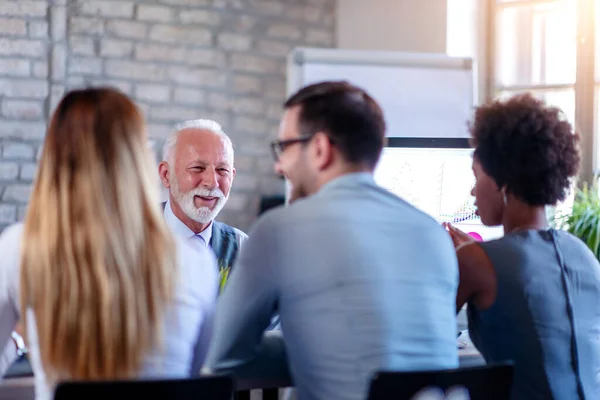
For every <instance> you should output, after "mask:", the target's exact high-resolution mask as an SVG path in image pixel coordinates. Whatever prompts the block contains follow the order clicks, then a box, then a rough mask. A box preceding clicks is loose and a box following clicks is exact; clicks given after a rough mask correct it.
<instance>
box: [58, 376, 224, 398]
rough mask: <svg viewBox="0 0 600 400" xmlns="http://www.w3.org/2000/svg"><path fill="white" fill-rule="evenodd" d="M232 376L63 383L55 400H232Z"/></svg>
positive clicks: (59, 386)
mask: <svg viewBox="0 0 600 400" xmlns="http://www.w3.org/2000/svg"><path fill="white" fill-rule="evenodd" d="M232 396H233V380H232V379H231V377H229V376H210V377H201V378H193V379H166V380H131V381H97V382H96V381H93V382H79V381H78V382H63V383H60V384H59V385H58V386H57V387H56V391H55V394H54V400H81V399H86V400H96V399H98V400H100V399H102V400H132V399H153V400H231V398H232Z"/></svg>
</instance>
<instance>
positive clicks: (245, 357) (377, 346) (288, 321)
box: [205, 82, 458, 400]
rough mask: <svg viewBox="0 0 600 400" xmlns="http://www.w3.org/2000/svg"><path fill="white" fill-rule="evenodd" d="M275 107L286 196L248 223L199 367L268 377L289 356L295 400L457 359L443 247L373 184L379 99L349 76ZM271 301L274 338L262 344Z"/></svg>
mask: <svg viewBox="0 0 600 400" xmlns="http://www.w3.org/2000/svg"><path fill="white" fill-rule="evenodd" d="M284 109H285V111H284V115H283V119H282V122H281V126H280V131H279V139H278V140H276V141H275V142H273V143H272V146H271V147H272V150H273V153H274V156H275V170H276V171H277V172H278V173H280V174H282V175H283V176H285V178H286V179H287V180H288V182H289V184H290V199H289V200H290V205H289V206H288V207H280V208H277V209H275V210H272V211H269V212H267V213H265V214H264V215H263V216H262V217H261V218H259V220H258V221H257V223H256V224H255V225H254V227H253V228H252V230H251V233H250V235H249V239H248V240H247V242H246V243H245V247H244V248H243V249H242V251H241V252H240V255H239V258H238V265H237V267H236V270H235V271H234V272H233V274H232V276H231V278H230V281H229V284H228V286H227V288H226V289H225V291H224V293H223V294H222V295H221V299H220V302H219V304H218V306H217V311H216V320H215V330H214V335H213V342H212V344H211V347H210V349H209V354H208V356H207V360H206V363H205V371H206V372H233V373H234V374H238V376H244V377H248V373H252V371H255V374H262V375H263V376H256V378H265V377H268V378H270V377H272V375H270V374H272V373H273V374H275V373H278V372H280V371H282V370H283V369H284V367H285V364H280V363H278V362H277V361H281V359H280V358H277V357H284V353H287V360H288V362H289V367H290V370H291V372H292V377H293V381H294V384H295V386H296V387H297V390H298V395H299V398H300V399H301V400H307V399H328V400H335V399H357V400H358V399H364V398H366V395H367V389H368V386H369V381H370V379H371V378H372V377H373V375H374V374H375V373H376V371H379V370H424V369H446V368H455V367H457V366H458V355H457V348H456V319H455V309H454V308H455V300H456V290H457V286H458V268H457V261H456V255H455V252H454V247H453V245H452V242H451V240H450V239H449V237H448V235H447V233H446V232H445V231H444V229H443V228H442V227H441V226H439V225H438V223H437V222H436V221H435V220H434V219H433V218H431V217H429V216H427V215H425V214H424V213H422V212H421V211H419V210H417V209H416V208H415V207H413V206H411V205H409V204H408V203H406V202H405V201H403V200H401V199H400V198H398V197H397V196H395V195H394V194H392V193H390V192H388V191H387V190H385V189H383V188H381V187H379V186H378V185H377V184H376V183H375V181H374V179H373V170H374V169H375V166H376V164H377V162H378V160H379V156H380V154H381V150H382V148H383V145H384V140H385V122H384V117H383V113H382V111H381V108H380V107H379V105H378V104H377V103H376V102H375V101H374V100H373V99H372V98H371V97H370V96H369V95H368V94H367V93H366V92H365V91H363V90H361V89H360V88H358V87H355V86H353V85H350V84H348V83H346V82H322V83H318V84H314V85H311V86H307V87H305V88H303V89H301V90H300V91H298V92H297V93H296V94H294V95H293V96H292V97H291V98H290V99H288V101H287V102H286V103H285V105H284ZM276 310H278V311H279V314H280V318H281V326H282V330H283V336H281V335H280V334H279V333H277V332H275V333H273V332H270V333H269V334H268V335H266V336H264V340H262V341H261V339H262V338H263V331H264V329H265V328H266V327H267V325H268V323H269V319H270V317H271V316H272V314H273V313H274V312H275V311H276ZM282 338H284V340H283V339H282ZM278 340H279V341H281V340H283V342H284V344H285V345H283V344H281V345H279V347H278V342H277V341H278ZM279 343H281V342H279ZM283 349H285V351H283ZM277 351H279V352H278V353H277ZM269 352H270V353H269ZM265 362H267V363H268V364H265ZM269 366H270V368H271V370H269V368H268V367H269ZM251 367H254V368H251ZM265 375H270V376H265Z"/></svg>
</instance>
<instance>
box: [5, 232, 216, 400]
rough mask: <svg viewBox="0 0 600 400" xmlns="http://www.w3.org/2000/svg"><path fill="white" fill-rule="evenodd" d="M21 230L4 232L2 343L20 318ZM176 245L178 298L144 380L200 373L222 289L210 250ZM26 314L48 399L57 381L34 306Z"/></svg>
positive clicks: (42, 399)
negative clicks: (47, 368) (43, 351)
mask: <svg viewBox="0 0 600 400" xmlns="http://www.w3.org/2000/svg"><path fill="white" fill-rule="evenodd" d="M22 232H23V225H22V224H17V225H13V226H11V227H9V228H7V229H6V230H5V231H4V232H3V233H2V234H1V235H0V254H2V258H1V259H0V346H5V344H6V343H7V342H8V341H9V340H10V338H11V332H12V330H13V329H14V328H15V325H16V324H17V322H18V321H19V319H20V305H19V301H20V299H19V290H20V289H19V287H20V286H19V279H20V273H19V272H20V247H21V246H20V245H21V240H26V238H22ZM176 245H177V266H178V277H177V281H176V288H175V291H174V297H173V299H172V301H171V303H170V304H168V305H167V309H166V312H165V314H164V316H163V323H162V325H163V334H162V336H161V338H162V339H161V340H162V342H161V343H159V344H157V346H156V348H155V349H153V350H151V351H150V353H149V354H148V356H147V357H146V359H145V360H144V362H143V364H142V367H141V369H140V373H139V377H140V378H141V377H145V378H150V377H157V378H159V377H187V376H190V375H191V374H197V373H199V368H200V366H201V365H202V363H203V361H204V358H205V356H206V352H207V349H208V344H209V341H210V338H211V335H212V320H213V314H214V308H215V301H216V297H217V290H218V278H217V265H216V260H215V257H214V255H213V254H212V252H211V251H210V250H209V249H208V248H206V247H204V249H203V250H199V249H198V248H196V249H192V248H191V247H190V246H189V245H188V244H187V243H186V242H185V241H184V240H182V239H180V238H176ZM26 318H27V323H28V327H29V329H28V333H29V336H28V337H27V345H28V349H29V358H30V361H31V366H32V368H33V372H34V374H35V391H36V400H49V399H51V398H52V397H53V391H54V386H55V384H56V382H46V378H45V374H44V370H43V368H42V363H41V360H40V351H39V344H38V338H37V330H36V325H35V315H34V313H33V310H31V309H28V310H27V317H26ZM115 329H118V327H115ZM0 372H2V374H4V372H5V371H0Z"/></svg>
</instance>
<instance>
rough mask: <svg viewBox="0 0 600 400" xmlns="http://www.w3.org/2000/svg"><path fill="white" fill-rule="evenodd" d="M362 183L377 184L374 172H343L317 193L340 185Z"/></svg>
mask: <svg viewBox="0 0 600 400" xmlns="http://www.w3.org/2000/svg"><path fill="white" fill-rule="evenodd" d="M362 184H369V185H376V183H375V178H373V174H372V173H370V172H351V173H347V174H343V175H341V176H338V177H337V178H334V179H332V180H330V181H329V182H327V183H326V184H324V185H323V186H321V188H320V189H319V191H318V192H317V194H319V193H322V192H326V191H328V190H330V189H333V188H336V187H340V186H346V185H362Z"/></svg>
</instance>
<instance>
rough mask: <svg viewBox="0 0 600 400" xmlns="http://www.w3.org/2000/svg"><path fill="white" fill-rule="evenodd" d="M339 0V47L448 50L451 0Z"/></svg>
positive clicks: (442, 51) (337, 29) (425, 50)
mask: <svg viewBox="0 0 600 400" xmlns="http://www.w3.org/2000/svg"><path fill="white" fill-rule="evenodd" d="M459 1H465V0H459ZM478 1H481V0H478ZM337 3H338V5H337V11H336V15H337V19H336V21H337V24H336V36H337V46H338V47H341V48H352V49H364V50H397V51H415V52H433V53H445V52H446V36H447V35H446V26H447V24H446V16H447V12H446V9H447V3H448V0H418V1H417V0H368V1H367V0H338V2H337ZM465 23H468V21H467V22H465Z"/></svg>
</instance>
